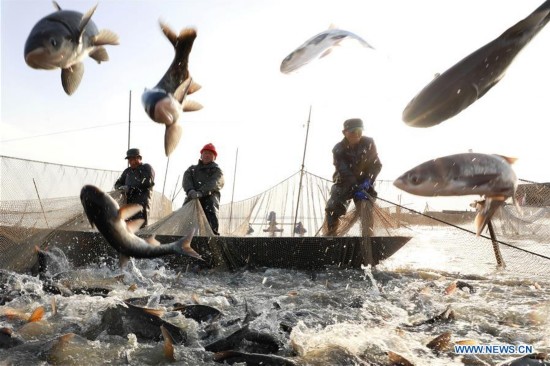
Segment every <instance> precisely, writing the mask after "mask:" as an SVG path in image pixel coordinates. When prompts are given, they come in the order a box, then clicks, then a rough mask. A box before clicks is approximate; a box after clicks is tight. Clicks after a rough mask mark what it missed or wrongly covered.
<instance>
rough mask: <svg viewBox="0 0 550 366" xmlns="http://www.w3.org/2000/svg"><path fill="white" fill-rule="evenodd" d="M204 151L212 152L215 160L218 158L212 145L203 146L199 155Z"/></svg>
mask: <svg viewBox="0 0 550 366" xmlns="http://www.w3.org/2000/svg"><path fill="white" fill-rule="evenodd" d="M205 150H208V151H212V152H213V153H214V156H215V157H216V158H217V157H218V152H217V151H216V147H215V146H214V145H213V144H212V143H208V144H206V145H204V147H203V148H202V149H201V154H202V153H203V152H204V151H205Z"/></svg>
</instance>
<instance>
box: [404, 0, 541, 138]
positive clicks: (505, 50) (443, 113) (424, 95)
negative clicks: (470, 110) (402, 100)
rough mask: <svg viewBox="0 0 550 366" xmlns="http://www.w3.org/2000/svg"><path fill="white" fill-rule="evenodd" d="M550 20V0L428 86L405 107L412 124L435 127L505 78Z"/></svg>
mask: <svg viewBox="0 0 550 366" xmlns="http://www.w3.org/2000/svg"><path fill="white" fill-rule="evenodd" d="M549 20H550V0H547V1H545V2H544V3H543V4H542V5H541V6H539V7H538V8H537V9H536V10H535V11H533V12H532V13H531V14H530V15H529V16H527V17H526V18H525V19H523V20H521V21H519V22H518V23H516V24H515V25H514V26H512V27H511V28H509V29H507V30H506V31H505V32H504V33H502V34H501V35H500V36H499V37H497V38H496V39H494V40H493V41H491V42H489V43H487V44H486V45H485V46H483V47H481V48H479V49H478V50H476V51H475V52H473V53H471V54H470V55H468V56H466V57H465V58H464V59H462V60H461V61H459V62H458V63H457V64H455V65H454V66H452V67H451V68H450V69H448V70H447V71H445V72H444V73H442V74H441V75H439V76H438V77H436V78H435V79H433V80H432V81H431V82H430V83H429V84H428V85H426V86H425V87H424V88H423V89H422V90H421V91H420V92H419V93H418V94H417V95H416V96H415V97H414V98H413V99H412V100H411V101H410V102H409V104H408V105H407V106H406V107H405V109H404V110H403V116H402V118H403V121H404V122H405V123H406V124H407V125H409V126H412V127H431V126H435V125H437V124H439V123H441V122H443V121H445V120H447V119H449V118H451V117H453V116H455V115H457V114H458V113H460V112H461V111H462V110H464V109H466V108H467V107H468V106H470V105H471V104H472V103H474V102H475V101H476V100H478V99H480V98H481V97H482V96H484V95H485V93H487V92H488V91H489V90H490V89H491V88H492V87H493V86H495V85H496V84H497V83H498V82H499V81H500V80H501V79H502V78H503V77H504V73H505V71H506V69H507V68H508V66H510V64H511V63H512V61H513V60H514V58H515V57H516V56H517V54H518V53H519V52H520V51H521V50H522V49H523V47H525V45H527V44H528V43H529V42H530V41H531V39H533V37H535V36H536V35H537V33H538V32H539V31H540V30H541V29H542V28H543V27H544V26H545V25H546V23H548V21H549Z"/></svg>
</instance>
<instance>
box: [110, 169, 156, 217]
mask: <svg viewBox="0 0 550 366" xmlns="http://www.w3.org/2000/svg"><path fill="white" fill-rule="evenodd" d="M154 185H155V171H154V170H153V167H151V165H149V164H141V165H140V166H138V167H137V168H136V169H132V168H130V167H128V168H126V169H125V170H124V171H123V172H122V175H121V176H120V178H118V180H117V181H116V182H115V189H118V188H119V187H121V186H128V192H127V193H126V203H139V204H140V205H142V206H143V207H145V208H146V209H149V208H150V201H151V196H152V192H153V186H154Z"/></svg>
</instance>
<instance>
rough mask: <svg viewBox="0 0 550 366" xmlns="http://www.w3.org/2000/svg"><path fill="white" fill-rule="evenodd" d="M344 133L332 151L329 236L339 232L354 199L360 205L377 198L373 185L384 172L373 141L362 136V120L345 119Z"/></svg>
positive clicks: (328, 215)
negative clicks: (341, 218) (332, 173)
mask: <svg viewBox="0 0 550 366" xmlns="http://www.w3.org/2000/svg"><path fill="white" fill-rule="evenodd" d="M342 133H343V134H344V138H343V139H342V141H340V142H339V143H337V144H336V145H335V146H334V148H333V149H332V156H333V163H334V167H335V172H334V175H333V177H332V179H333V181H334V184H333V185H332V188H331V190H330V198H329V200H328V202H327V206H326V209H325V212H326V220H327V229H328V230H327V232H326V235H327V236H334V235H335V234H336V233H337V230H338V226H339V223H340V216H342V215H344V214H345V213H346V211H347V209H348V206H349V203H350V201H351V200H352V199H353V201H354V202H355V204H356V205H358V204H359V203H360V201H363V200H369V199H373V200H374V199H375V198H376V196H377V193H376V191H375V190H374V187H373V185H374V181H375V180H376V177H377V176H378V173H380V170H381V169H382V163H381V162H380V159H379V158H378V152H377V151H376V145H375V143H374V140H373V139H372V138H370V137H367V136H363V121H362V120H361V119H359V118H352V119H348V120H346V121H345V122H344V129H343V131H342Z"/></svg>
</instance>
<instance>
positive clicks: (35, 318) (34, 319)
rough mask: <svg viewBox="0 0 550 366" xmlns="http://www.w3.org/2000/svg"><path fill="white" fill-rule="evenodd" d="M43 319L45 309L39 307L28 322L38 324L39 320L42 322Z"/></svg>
mask: <svg viewBox="0 0 550 366" xmlns="http://www.w3.org/2000/svg"><path fill="white" fill-rule="evenodd" d="M43 317H44V307H43V306H39V307H37V308H36V309H35V310H34V311H33V312H32V314H31V316H30V317H29V319H28V322H29V323H32V322H37V321H39V320H42V318H43Z"/></svg>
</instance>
